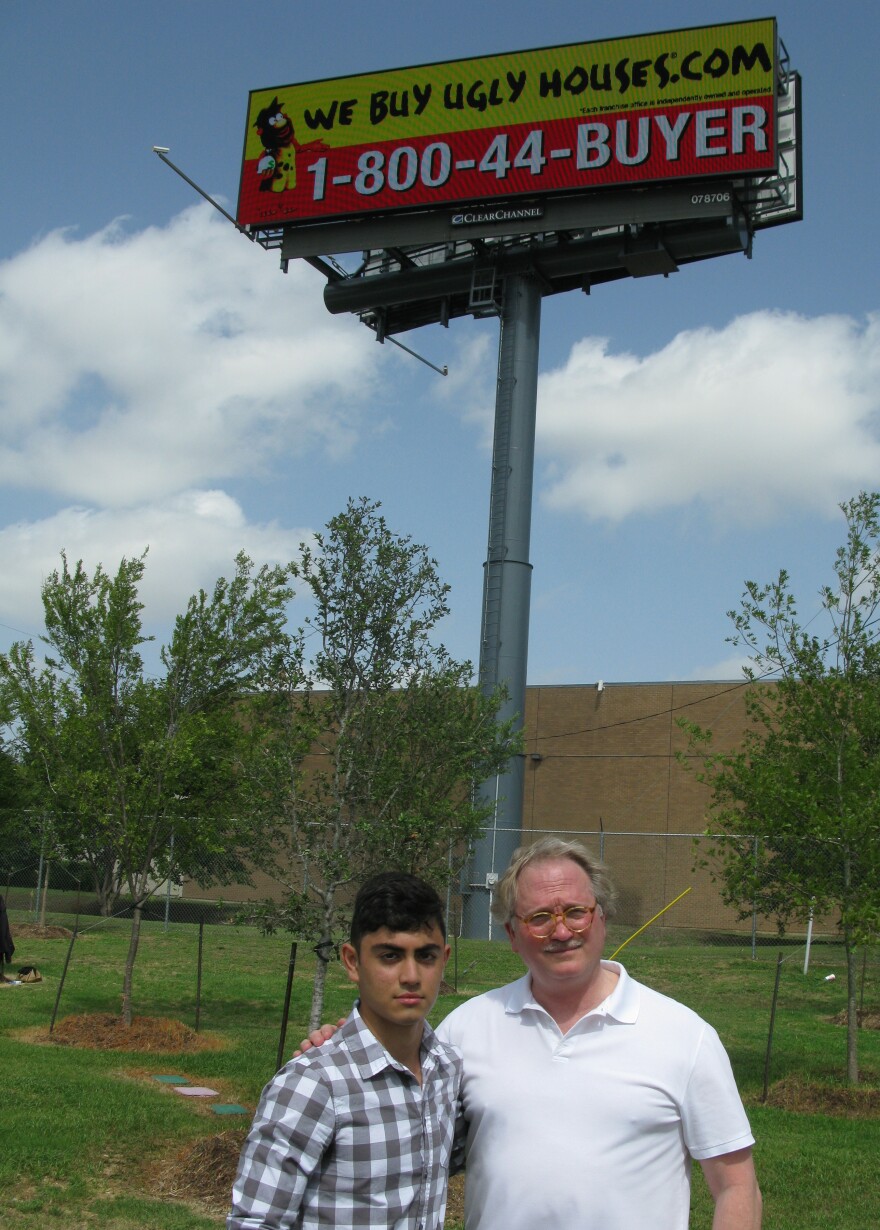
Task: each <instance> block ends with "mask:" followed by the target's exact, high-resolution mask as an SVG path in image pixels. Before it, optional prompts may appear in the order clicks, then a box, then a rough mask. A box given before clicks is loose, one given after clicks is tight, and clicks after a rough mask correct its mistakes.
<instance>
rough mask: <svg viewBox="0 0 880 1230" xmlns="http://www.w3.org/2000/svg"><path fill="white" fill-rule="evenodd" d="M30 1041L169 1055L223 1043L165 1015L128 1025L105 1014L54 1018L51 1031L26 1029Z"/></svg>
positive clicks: (214, 1047) (209, 1048) (215, 1047)
mask: <svg viewBox="0 0 880 1230" xmlns="http://www.w3.org/2000/svg"><path fill="white" fill-rule="evenodd" d="M27 1040H28V1041H29V1042H44V1043H50V1044H54V1045H56V1046H78V1047H82V1048H83V1050H88V1051H146V1052H164V1053H168V1054H192V1053H193V1052H195V1051H217V1050H221V1049H222V1047H223V1045H224V1044H223V1042H222V1041H220V1040H219V1039H217V1038H215V1037H212V1036H210V1035H207V1034H201V1033H198V1034H197V1033H196V1031H195V1030H194V1029H190V1027H189V1026H188V1025H184V1024H183V1022H182V1021H174V1020H170V1019H169V1018H167V1017H152V1016H136V1017H134V1018H133V1020H132V1022H131V1025H126V1024H125V1023H124V1022H123V1020H122V1017H119V1016H112V1015H110V1014H109V1013H108V1014H93V1013H92V1014H89V1015H87V1016H68V1017H65V1018H64V1019H63V1020H61V1021H57V1022H56V1024H55V1028H54V1029H53V1031H52V1033H51V1034H50V1033H49V1031H48V1030H47V1029H44V1028H42V1027H41V1028H40V1029H36V1030H28V1031H27Z"/></svg>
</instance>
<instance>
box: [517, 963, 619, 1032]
mask: <svg viewBox="0 0 880 1230" xmlns="http://www.w3.org/2000/svg"><path fill="white" fill-rule="evenodd" d="M602 967H603V969H609V970H613V971H614V973H616V974H617V983H616V985H615V987H614V990H613V991H612V992H611V994H610V995H609V996H607V997H606V998H605V999H603V1000H602V1002H601V1004H597V1005H596V1007H595V1008H592V1009H591V1010H590V1011H589V1012H587V1013H585V1017H587V1016H593V1015H594V1014H597V1015H602V1016H609V1017H612V1018H613V1019H614V1020H615V1021H619V1022H620V1023H621V1024H622V1025H634V1024H635V1022H636V1019H637V1018H638V1015H639V1000H640V997H639V986H638V983H637V982H633V980H632V978H630V976H629V974H628V973H627V972H626V970H625V969H624V968H623V966H622V965H621V964H620V962H619V961H603V962H602ZM527 1010H532V1011H536V1012H541V1013H544V1014H545V1015H547V1010H546V1009H545V1008H543V1007H542V1006H541V1005H540V1004H539V1003H538V1001H537V1000H536V999H535V997H534V995H533V994H532V980H531V977H530V975H529V974H525V975H524V976H523V977H522V978H518V979H517V980H516V982H512V983H511V984H510V986H509V987H508V995H507V1002H506V1004H505V1011H506V1012H508V1013H510V1014H511V1015H516V1014H518V1013H520V1012H523V1011H527Z"/></svg>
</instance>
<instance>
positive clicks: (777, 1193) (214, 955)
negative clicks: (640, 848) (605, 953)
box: [0, 912, 880, 1230]
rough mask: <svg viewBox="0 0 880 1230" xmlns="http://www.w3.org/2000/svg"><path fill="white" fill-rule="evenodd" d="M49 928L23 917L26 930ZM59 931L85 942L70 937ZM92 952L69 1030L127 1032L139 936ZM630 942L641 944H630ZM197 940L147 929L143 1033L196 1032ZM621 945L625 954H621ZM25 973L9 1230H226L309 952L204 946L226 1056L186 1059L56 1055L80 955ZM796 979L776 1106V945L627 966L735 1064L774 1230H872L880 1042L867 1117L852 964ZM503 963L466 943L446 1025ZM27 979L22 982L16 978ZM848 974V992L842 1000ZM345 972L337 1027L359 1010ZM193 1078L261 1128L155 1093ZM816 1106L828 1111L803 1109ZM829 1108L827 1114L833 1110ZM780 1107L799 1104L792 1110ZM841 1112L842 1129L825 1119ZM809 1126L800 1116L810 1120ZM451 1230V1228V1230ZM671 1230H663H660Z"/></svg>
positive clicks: (86, 950) (3, 1207) (696, 951)
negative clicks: (120, 1017) (242, 1154)
mask: <svg viewBox="0 0 880 1230" xmlns="http://www.w3.org/2000/svg"><path fill="white" fill-rule="evenodd" d="M25 921H30V919H29V918H26V916H25V915H24V914H23V913H22V914H21V915H19V916H16V914H15V913H14V912H13V914H12V917H11V923H12V927H13V933H14V934H15V932H16V926H17V923H23V922H25ZM47 921H48V922H52V921H58V922H64V923H68V924H69V923H70V922H71V920H70V919H68V918H62V917H57V918H54V919H52V918H50V919H48V920H47ZM93 922H94V920H90V922H89V928H90V929H88V930H86V931H84V933H82V934H81V935H80V936H79V937H78V938H77V940H76V943H75V944H74V945H73V948H72V953H71V959H70V964H69V968H68V972H67V978H66V982H65V986H64V992H63V996H62V998H61V1001H60V1006H59V1009H58V1025H57V1031H58V1032H59V1033H60V1032H61V1031H62V1028H63V1024H62V1023H63V1022H65V1021H66V1019H67V1018H69V1017H71V1016H76V1015H82V1014H98V1013H102V1014H107V1013H113V1014H115V1013H116V1012H117V1011H118V1008H119V1002H120V992H121V985H122V967H123V961H124V957H125V950H126V946H127V940H128V936H127V927H126V925H125V924H122V923H116V922H111V923H108V924H100V925H97V926H94V925H92V923H93ZM619 938H623V936H621V937H619ZM198 939H199V932H198V928H197V927H194V926H188V925H185V924H179V925H172V926H171V927H170V929H169V930H168V931H167V932H166V931H165V929H164V927H163V925H162V924H161V923H151V924H148V925H147V926H146V928H145V934H144V937H143V939H142V943H141V952H140V954H139V957H138V964H137V967H136V970H135V987H134V1001H135V1012H136V1014H137V1015H139V1016H148V1017H162V1018H172V1019H174V1020H177V1021H181V1022H183V1023H184V1024H185V1025H187V1026H189V1027H190V1028H192V1027H194V1025H195V1023H196V990H197V972H198V970H197V963H198ZM617 939H618V937H617V936H612V943H613V942H616V941H617ZM16 945H17V950H16V954H15V963H14V965H13V967H12V970H13V971H14V970H15V969H16V968H17V967H18V966H19V965H22V964H33V965H36V966H37V967H38V968H39V969H40V970H41V972H42V974H43V981H42V982H40V983H36V984H32V985H26V986H20V987H4V988H3V989H2V990H0V1064H2V1070H3V1073H4V1077H5V1086H6V1097H5V1098H4V1109H3V1118H4V1122H3V1132H2V1139H3V1148H2V1149H0V1224H2V1225H3V1227H4V1230H45V1227H47V1226H51V1225H54V1224H57V1225H58V1226H63V1227H65V1230H78V1228H79V1227H100V1228H101V1230H144V1227H147V1226H149V1227H151V1230H208V1228H215V1227H216V1228H219V1227H222V1226H223V1224H224V1214H223V1211H222V1206H223V1202H224V1201H225V1192H226V1179H225V1177H224V1176H225V1173H226V1172H225V1171H224V1169H223V1167H224V1166H226V1167H228V1165H229V1158H230V1157H231V1156H234V1153H235V1150H236V1148H237V1142H238V1136H239V1134H240V1133H241V1132H242V1131H243V1130H244V1128H245V1127H246V1125H247V1123H248V1122H249V1114H250V1112H252V1111H253V1109H254V1107H255V1105H256V1101H257V1098H258V1096H259V1092H260V1089H261V1088H262V1086H263V1084H264V1083H265V1081H266V1080H267V1079H268V1078H269V1076H270V1075H271V1074H272V1072H273V1071H274V1068H275V1063H276V1056H277V1051H278V1045H279V1031H280V1027H281V1014H282V1007H283V1000H284V992H285V987H286V983H287V975H288V965H289V957H290V937H289V936H272V937H261V936H259V935H258V934H257V933H256V932H255V931H253V930H251V929H249V928H238V927H234V926H231V925H227V926H209V927H205V929H204V933H203V968H202V977H201V1002H200V1012H199V1024H200V1034H199V1038H200V1039H202V1040H204V1041H205V1042H207V1043H209V1044H213V1047H214V1049H204V1050H196V1051H184V1052H180V1051H177V1052H172V1053H168V1052H166V1053H161V1052H160V1053H145V1052H143V1051H138V1050H132V1051H128V1052H126V1051H106V1050H87V1049H84V1048H82V1047H79V1046H62V1045H58V1044H57V1043H53V1044H51V1045H47V1044H46V1033H47V1030H48V1027H49V1023H50V1020H51V1017H52V1013H53V1009H54V1007H55V1000H56V995H57V992H58V988H59V980H60V977H61V975H62V972H63V970H64V965H65V959H66V957H67V954H68V950H69V942H68V940H66V939H64V938H58V939H38V938H29V937H27V936H26V935H21V936H20V937H19V936H16ZM779 951H782V952H783V954H784V957H785V961H784V964H783V966H782V976H781V982H780V995H779V1003H778V1008H777V1013H776V1029H775V1035H774V1042H773V1053H772V1066H771V1090H770V1098H769V1099H768V1102H767V1103H766V1104H763V1103H762V1102H761V1094H762V1088H763V1080H764V1062H765V1052H766V1044H767V1028H768V1022H769V1016H770V1003H771V996H772V992H773V984H774V979H775V974H776V956H777V948H776V946H773V945H769V946H766V947H765V948H762V949H761V950H759V960H757V961H753V960H752V959H751V953H750V951H749V950H748V948H747V947H741V948H738V947H736V946H735V945H734V946H731V945H728V946H724V947H720V946H716V945H713V944H711V943H709V942H704V943H700V942H698V941H697V940H695V939H694V938H693V937H691V938H690V939H688V941H687V942H684V941H681V940H678V941H676V940H674V939H670V937H669V935H668V934H666V935H664V937H663V941H662V942H660V938H659V936H658V937H657V938H656V940H653V939H652V936H651V933H650V932H646V933H645V935H643V936H641V937H640V938H639V939H638V940H636V941H635V942H634V943H633V944H631V945H630V946H629V947H628V948H627V949H626V952H625V953H624V954H622V959H625V961H626V964H627V966H628V968H629V969H630V970H631V972H632V973H633V974H634V975H635V976H636V977H637V978H639V979H641V980H642V981H644V982H646V983H648V984H650V985H651V986H654V987H656V988H657V989H658V990H660V991H663V992H666V993H668V994H671V995H674V996H675V997H676V998H678V999H681V1000H683V1001H684V1002H686V1003H688V1004H690V1006H691V1007H693V1008H694V1009H696V1010H697V1011H698V1012H700V1013H701V1014H702V1015H703V1016H705V1017H706V1018H707V1019H708V1020H710V1021H711V1022H712V1023H713V1024H714V1025H715V1026H716V1028H717V1029H718V1030H719V1032H720V1034H721V1036H722V1038H723V1039H724V1042H725V1044H726V1045H727V1047H728V1049H729V1051H730V1055H731V1059H732V1062H733V1065H734V1070H735V1072H736V1074H737V1079H738V1081H739V1083H740V1087H741V1089H742V1092H743V1095H744V1098H745V1100H746V1102H747V1104H748V1108H749V1114H750V1117H751V1119H752V1124H753V1128H754V1131H755V1135H756V1137H757V1140H758V1146H757V1149H756V1159H757V1165H758V1170H759V1177H760V1180H761V1185H762V1188H763V1191H764V1197H765V1209H766V1216H765V1225H766V1226H767V1227H768V1228H769V1227H772V1228H773V1230H866V1227H871V1226H875V1225H880V1184H878V1183H877V1177H876V1172H877V1162H876V1159H877V1157H878V1153H880V1117H878V1105H877V1103H878V1101H880V1092H878V1090H880V1033H878V1031H877V1030H869V1029H866V1030H863V1031H862V1034H861V1043H860V1057H861V1064H862V1071H863V1075H864V1077H865V1086H866V1089H867V1091H868V1094H869V1096H868V1097H863V1099H862V1104H861V1105H859V1106H855V1107H854V1108H853V1107H849V1106H848V1105H847V1101H848V1096H847V1093H846V1091H845V1090H844V1089H843V1087H842V1074H843V1072H844V1069H845V1030H844V1029H843V1028H842V1027H841V1026H840V1025H839V1024H835V1023H834V1022H833V1020H832V1018H833V1017H834V1016H835V1014H837V1013H838V1012H839V1011H840V1010H841V1009H842V1008H843V1007H844V1006H845V981H844V976H843V974H844V971H843V961H842V954H841V952H840V950H839V949H838V948H837V947H836V946H834V945H828V944H823V945H818V946H816V947H815V948H814V950H813V955H812V964H811V968H810V971H809V973H808V974H807V975H804V973H803V950H802V949H797V948H795V947H788V948H782V949H779ZM312 960H313V958H312V954H311V952H310V950H309V946H308V944H306V943H301V944H300V945H299V948H298V956H297V965H296V970H295V977H294V979H293V996H292V1003H291V1011H290V1022H289V1026H288V1034H287V1044H286V1046H285V1053H286V1054H289V1053H290V1051H291V1049H292V1047H293V1046H294V1045H295V1044H296V1041H297V1040H298V1039H299V1038H300V1037H302V1036H303V1034H304V1032H305V1029H306V1021H307V1017H308V1010H309V1002H310V995H311V971H312ZM521 970H522V967H521V966H520V963H519V960H518V958H516V957H515V956H514V954H512V953H511V952H510V951H509V950H508V948H507V947H506V945H504V944H490V943H483V942H479V941H461V942H459V943H458V944H457V945H456V947H455V954H454V957H453V960H452V961H451V962H450V965H449V967H448V969H447V981H448V982H449V983H450V984H451V985H452V986H453V987H454V988H455V991H454V993H450V994H448V995H444V996H443V997H441V999H440V1001H439V1002H438V1005H437V1008H436V1010H435V1013H434V1020H435V1021H436V1020H439V1019H440V1018H441V1017H442V1016H444V1015H445V1014H446V1013H447V1012H448V1011H450V1009H451V1008H453V1007H454V1006H455V1005H456V1004H457V1003H459V1002H461V1000H462V999H464V998H466V997H468V996H470V995H474V994H477V993H479V992H481V991H483V990H487V989H488V988H490V987H493V986H497V985H500V984H501V983H503V982H506V981H509V980H510V979H511V978H515V977H518V976H519V974H520V973H521ZM7 972H9V971H7ZM829 973H834V974H835V975H836V980H835V981H831V982H827V981H825V977H826V975H827V974H829ZM877 978H878V970H877V966H876V964H871V965H869V967H868V970H867V980H866V990H865V1007H866V1009H867V1008H873V1009H875V1010H876V1009H877V1007H878V1006H880V991H878V985H877ZM351 999H352V993H351V989H350V987H349V984H348V983H347V982H345V981H344V977H343V975H342V971H341V968H340V967H339V966H338V965H336V966H334V967H333V968H332V974H331V977H330V980H329V984H328V993H327V1018H328V1019H333V1018H335V1017H337V1016H339V1015H341V1014H342V1013H344V1012H345V1011H347V1009H348V1007H349V1006H350V1004H351ZM167 1073H172V1074H180V1075H183V1076H185V1077H186V1078H187V1079H188V1080H189V1081H190V1083H192V1084H205V1085H209V1086H210V1087H211V1088H213V1089H216V1090H217V1091H218V1094H219V1099H213V1101H214V1102H216V1101H218V1100H219V1101H222V1102H223V1103H239V1104H241V1105H243V1106H244V1107H246V1109H247V1111H248V1114H247V1115H245V1116H240V1117H237V1118H236V1117H234V1116H228V1117H227V1116H223V1117H221V1116H219V1115H217V1114H215V1113H214V1112H213V1111H212V1109H211V1104H212V1100H199V1101H196V1100H194V1099H190V1098H185V1097H181V1096H179V1095H176V1094H175V1093H174V1091H173V1089H172V1088H171V1087H169V1086H167V1085H162V1084H160V1083H159V1082H157V1081H155V1080H154V1079H153V1076H154V1075H156V1074H167ZM805 1089H806V1090H808V1091H810V1092H812V1094H813V1095H814V1096H813V1101H812V1103H810V1109H809V1110H805V1109H803V1107H804V1106H805V1105H807V1103H806V1102H805V1099H804V1096H803V1095H804V1090H805ZM817 1094H819V1095H822V1096H821V1097H818V1098H817V1096H816V1095H817ZM776 1103H783V1104H784V1105H779V1104H776ZM826 1103H827V1105H828V1106H831V1105H832V1104H835V1103H836V1105H835V1109H834V1113H829V1110H828V1109H826V1108H825V1104H826ZM791 1107H795V1108H796V1109H792V1108H791ZM448 1224H450V1223H448ZM710 1224H711V1209H710V1202H709V1201H708V1197H707V1195H706V1192H705V1189H704V1187H703V1184H702V1179H701V1178H699V1177H698V1178H696V1180H695V1183H694V1209H693V1214H692V1218H691V1226H692V1230H708V1227H709V1226H710ZM661 1230H662V1228H661Z"/></svg>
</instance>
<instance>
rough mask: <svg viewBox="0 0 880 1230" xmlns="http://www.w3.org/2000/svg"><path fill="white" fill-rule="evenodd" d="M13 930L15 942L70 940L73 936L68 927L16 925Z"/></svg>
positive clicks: (31, 924) (33, 924) (35, 924)
mask: <svg viewBox="0 0 880 1230" xmlns="http://www.w3.org/2000/svg"><path fill="white" fill-rule="evenodd" d="M11 929H12V938H13V939H14V940H69V939H70V937H71V936H72V935H73V932H72V931H69V930H68V929H67V927H41V926H39V925H38V924H37V923H15V925H14V926H12V928H11Z"/></svg>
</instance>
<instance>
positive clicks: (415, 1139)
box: [226, 1008, 461, 1230]
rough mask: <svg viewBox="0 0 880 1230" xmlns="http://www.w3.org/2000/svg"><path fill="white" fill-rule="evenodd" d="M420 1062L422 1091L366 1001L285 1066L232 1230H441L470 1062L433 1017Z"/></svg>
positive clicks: (236, 1201) (259, 1130) (257, 1121)
mask: <svg viewBox="0 0 880 1230" xmlns="http://www.w3.org/2000/svg"><path fill="white" fill-rule="evenodd" d="M421 1064H422V1084H421V1086H420V1085H419V1083H418V1081H417V1080H416V1078H415V1077H414V1076H413V1074H412V1073H411V1072H410V1071H409V1070H408V1069H407V1068H405V1067H403V1065H402V1064H399V1063H398V1062H397V1061H396V1060H395V1059H393V1058H392V1057H391V1056H390V1055H389V1054H388V1052H387V1051H386V1050H385V1048H384V1047H383V1046H382V1045H381V1044H380V1043H379V1042H378V1041H377V1040H376V1038H375V1037H374V1036H373V1034H372V1033H371V1032H370V1030H369V1029H368V1028H367V1026H366V1025H365V1024H364V1022H363V1019H362V1018H361V1016H360V1014H359V1013H358V1011H357V1008H355V1009H354V1011H353V1013H352V1015H351V1016H350V1017H349V1019H348V1021H346V1023H345V1025H343V1026H342V1028H341V1029H340V1030H339V1031H338V1032H337V1033H336V1034H335V1035H334V1037H333V1039H332V1040H331V1041H330V1042H327V1043H325V1044H324V1045H323V1046H322V1047H320V1048H318V1049H315V1050H313V1051H310V1052H309V1053H308V1054H306V1055H302V1056H300V1057H299V1058H298V1059H294V1060H292V1061H291V1062H290V1063H288V1064H287V1065H286V1066H285V1067H283V1068H282V1069H281V1071H280V1072H278V1073H277V1075H276V1076H275V1078H274V1079H273V1080H272V1081H270V1082H269V1084H268V1085H267V1086H266V1088H265V1089H264V1090H263V1094H262V1097H261V1098H260V1104H259V1106H258V1107H257V1113H256V1115H255V1117H254V1121H253V1124H252V1126H251V1130H250V1133H249V1134H248V1138H247V1140H246V1141H245V1144H244V1148H243V1149H242V1153H241V1158H240V1160H239V1166H238V1177H237V1178H236V1180H235V1185H234V1187H233V1189H232V1212H231V1213H230V1215H229V1217H228V1218H227V1221H226V1227H227V1230H257V1228H258V1227H259V1230H289V1228H291V1230H292V1228H293V1227H296V1228H297V1230H299V1228H300V1227H301V1228H302V1230H311V1228H312V1227H318V1226H321V1227H324V1226H333V1227H334V1228H335V1230H345V1228H346V1227H350V1228H351V1230H359V1228H361V1227H381V1228H382V1230H389V1228H390V1227H394V1230H441V1228H442V1226H443V1216H444V1213H445V1211H446V1185H447V1178H448V1172H449V1165H450V1161H451V1158H452V1151H453V1144H454V1138H455V1135H456V1133H455V1128H456V1115H457V1113H458V1095H459V1086H460V1083H461V1057H460V1056H459V1054H458V1052H457V1051H456V1050H454V1049H453V1048H452V1047H450V1046H447V1045H445V1044H444V1043H442V1042H440V1041H439V1040H438V1039H437V1038H436V1037H435V1035H434V1033H433V1031H432V1030H431V1028H430V1026H428V1024H427V1023H426V1024H425V1033H424V1037H423V1040H422V1048H421ZM459 1131H461V1127H459Z"/></svg>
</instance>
